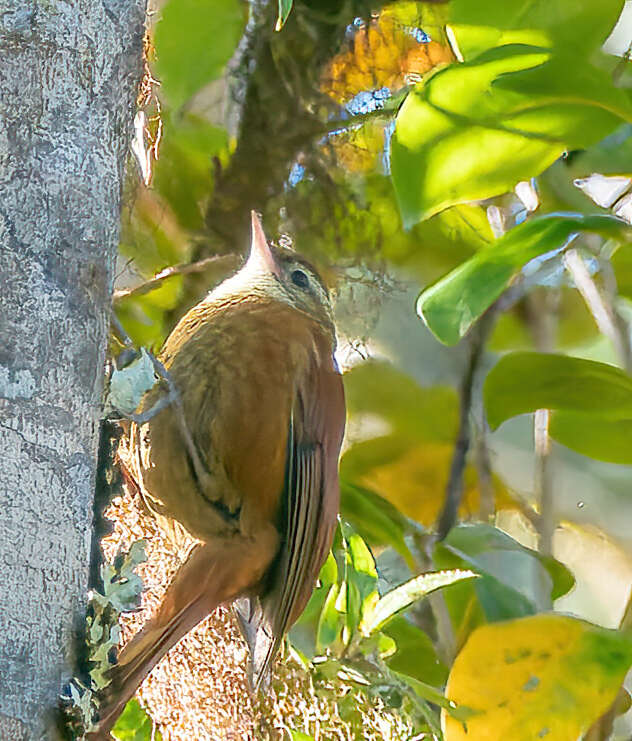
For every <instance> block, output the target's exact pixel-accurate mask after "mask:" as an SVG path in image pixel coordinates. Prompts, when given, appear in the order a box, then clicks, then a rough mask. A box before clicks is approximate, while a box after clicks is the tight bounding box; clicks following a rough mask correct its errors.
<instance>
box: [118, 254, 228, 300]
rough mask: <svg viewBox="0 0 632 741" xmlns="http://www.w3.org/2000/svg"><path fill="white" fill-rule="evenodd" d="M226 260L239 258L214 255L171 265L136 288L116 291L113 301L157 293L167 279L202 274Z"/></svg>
mask: <svg viewBox="0 0 632 741" xmlns="http://www.w3.org/2000/svg"><path fill="white" fill-rule="evenodd" d="M224 260H226V261H229V260H230V261H231V262H233V261H234V262H236V261H237V258H236V257H235V255H213V256H212V257H205V258H204V259H203V260H198V261H197V262H189V263H182V264H180V265H171V266H170V267H168V268H165V269H164V270H161V271H160V272H159V273H156V275H154V277H153V278H150V279H149V280H147V281H145V282H144V283H141V284H140V285H138V286H134V288H129V289H125V290H121V291H114V293H113V294H112V301H122V300H123V299H126V298H130V296H142V295H144V294H145V293H149V292H150V291H155V290H156V288H159V287H160V286H161V284H162V282H163V281H164V280H166V279H167V278H172V277H173V276H174V275H187V274H189V273H201V272H203V271H204V270H206V269H207V268H208V267H210V266H211V265H215V264H217V263H219V262H223V261H224Z"/></svg>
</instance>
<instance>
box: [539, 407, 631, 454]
mask: <svg viewBox="0 0 632 741" xmlns="http://www.w3.org/2000/svg"><path fill="white" fill-rule="evenodd" d="M549 432H550V434H551V437H552V438H553V439H554V440H557V442H558V443H561V444H562V445H566V447H567V448H571V449H572V450H575V451H577V452H578V453H581V454H582V455H586V456H588V457H590V458H596V459H597V460H600V461H608V462H609V463H624V464H628V465H629V464H632V418H630V419H617V420H612V419H604V418H602V417H600V416H599V415H597V414H582V413H578V412H555V413H554V414H553V415H552V417H551V424H550V427H549Z"/></svg>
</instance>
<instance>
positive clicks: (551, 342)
mask: <svg viewBox="0 0 632 741" xmlns="http://www.w3.org/2000/svg"><path fill="white" fill-rule="evenodd" d="M543 299H544V300H542V299H541V298H540V297H538V296H537V295H536V294H531V295H530V296H529V303H528V308H529V315H530V316H529V318H530V324H531V331H532V333H533V336H534V340H535V345H536V347H537V349H538V350H539V351H540V352H551V351H552V350H553V348H554V346H555V333H556V325H557V312H558V307H559V302H560V292H559V291H557V290H549V291H545V293H544V297H543ZM549 421H550V412H549V410H548V409H538V410H536V413H535V416H534V420H533V438H534V447H535V464H534V466H535V467H534V473H533V494H534V498H535V500H536V502H537V504H538V507H539V510H540V512H539V516H538V518H537V519H536V520H535V525H536V528H537V531H538V536H539V544H538V549H539V551H540V552H541V553H544V554H546V555H550V554H551V553H552V551H553V534H554V533H555V528H556V527H557V522H556V520H555V507H554V501H553V471H552V467H551V438H550V436H549Z"/></svg>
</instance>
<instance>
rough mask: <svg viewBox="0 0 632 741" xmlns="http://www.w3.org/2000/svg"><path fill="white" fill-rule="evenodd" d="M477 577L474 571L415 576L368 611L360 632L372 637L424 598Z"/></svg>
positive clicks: (388, 593)
mask: <svg viewBox="0 0 632 741" xmlns="http://www.w3.org/2000/svg"><path fill="white" fill-rule="evenodd" d="M477 576H478V574H476V573H474V572H473V571H469V570H461V569H455V570H454V571H435V572H432V573H427V574H420V575H419V576H415V577H413V578H412V579H409V580H408V581H407V582H404V584H400V585H399V586H398V587H395V589H391V590H390V591H389V592H387V593H386V594H385V595H384V596H383V597H381V598H380V599H379V601H378V602H377V603H376V604H375V606H374V607H373V609H372V610H370V611H366V612H365V614H364V616H363V618H362V622H361V623H360V630H361V631H362V633H364V635H367V636H368V635H371V634H372V633H374V632H375V631H376V630H381V628H382V627H384V625H385V624H386V623H387V622H388V621H389V620H390V619H391V618H392V617H394V616H395V615H397V614H398V613H399V612H401V611H402V610H405V609H406V608H408V607H410V606H411V605H412V604H413V603H414V602H417V600H419V599H421V598H422V597H425V596H426V595H428V594H430V593H431V592H435V591H436V590H437V589H443V587H448V586H450V585H451V584H455V583H456V582H459V581H463V580H464V579H474V578H476V577H477Z"/></svg>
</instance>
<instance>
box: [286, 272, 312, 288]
mask: <svg viewBox="0 0 632 741" xmlns="http://www.w3.org/2000/svg"><path fill="white" fill-rule="evenodd" d="M290 278H291V279H292V283H294V285H295V286H298V287H299V288H307V287H308V286H309V278H308V277H307V276H306V275H305V273H304V272H303V271H302V270H295V271H294V272H293V273H292V275H291V276H290Z"/></svg>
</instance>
